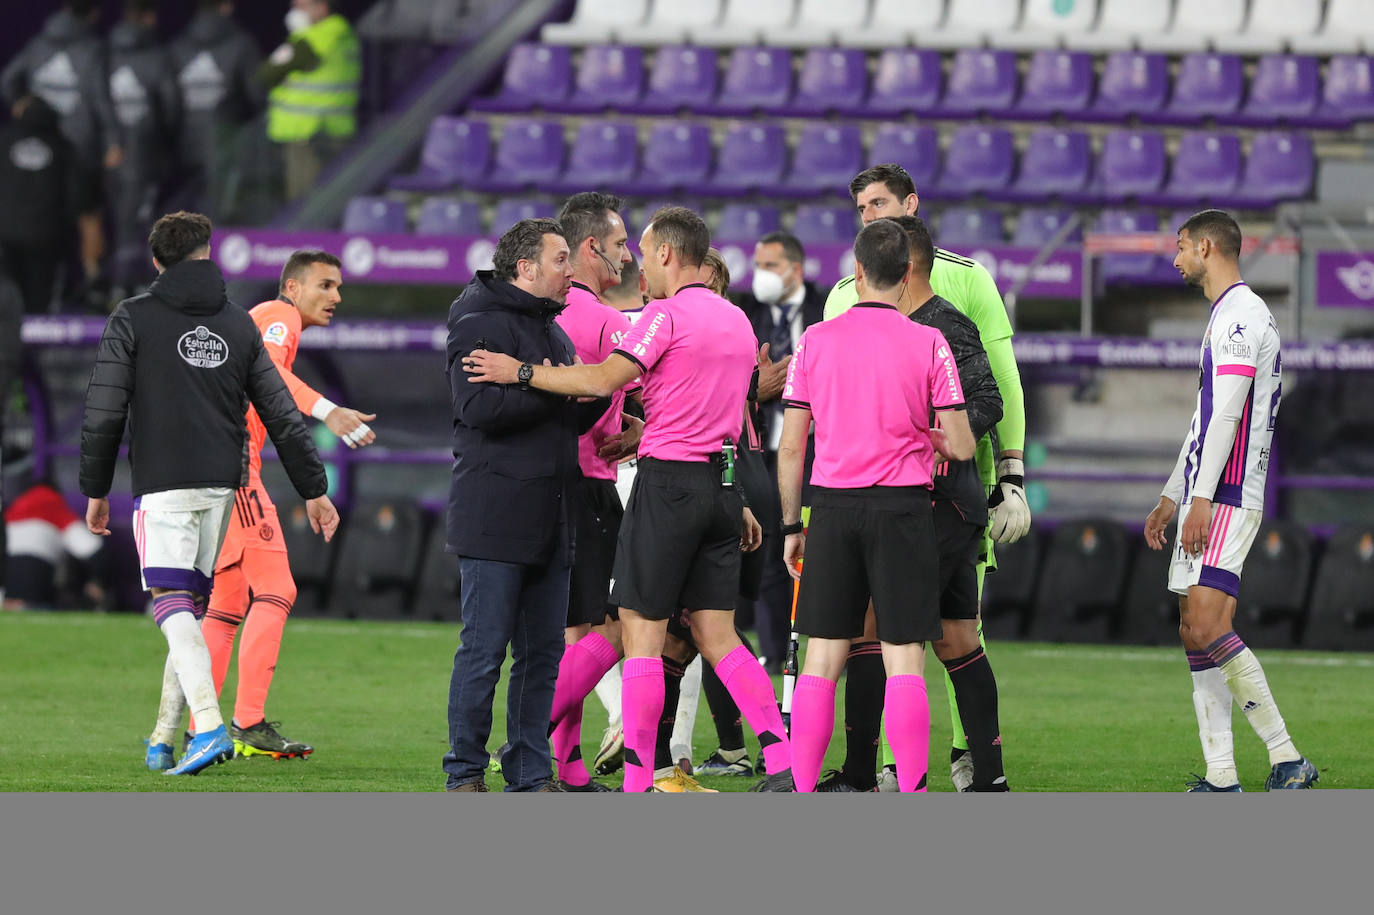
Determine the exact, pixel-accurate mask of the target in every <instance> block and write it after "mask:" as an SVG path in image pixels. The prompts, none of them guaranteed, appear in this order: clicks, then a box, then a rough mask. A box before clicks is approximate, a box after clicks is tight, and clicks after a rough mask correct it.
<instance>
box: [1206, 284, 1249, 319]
mask: <svg viewBox="0 0 1374 915" xmlns="http://www.w3.org/2000/svg"><path fill="white" fill-rule="evenodd" d="M1245 285H1247V284H1246V282H1245V281H1244V280H1241V281H1240V282H1238V283H1232V284H1231V285H1230V286H1227V287H1226V288H1225V289H1223V290H1222V291H1221V295H1219V296H1217V300H1216V301H1215V302H1213V303H1212V311H1214V312H1215V311H1216V310H1217V306H1218V305H1220V304H1221V303H1222V300H1223V299H1225V298H1226V295H1227V293H1229V292H1230V291H1231V290H1232V289H1236V288H1238V287H1240V286H1245Z"/></svg>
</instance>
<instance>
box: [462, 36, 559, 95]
mask: <svg viewBox="0 0 1374 915" xmlns="http://www.w3.org/2000/svg"><path fill="white" fill-rule="evenodd" d="M572 81H573V80H572V51H571V50H570V49H568V48H564V47H559V46H557V45H543V44H535V43H533V42H525V43H523V44H518V45H516V46H515V47H514V48H511V52H510V56H509V57H507V58H506V72H505V75H504V76H503V77H502V79H501V91H500V92H499V93H497V94H496V95H494V96H492V97H491V98H485V99H477V100H475V101H474V102H473V103H472V107H473V108H474V109H475V110H477V111H528V110H530V109H531V108H534V107H536V106H540V105H548V104H552V103H556V102H560V101H562V100H563V99H565V98H567V96H568V91H569V90H570V89H571V88H572Z"/></svg>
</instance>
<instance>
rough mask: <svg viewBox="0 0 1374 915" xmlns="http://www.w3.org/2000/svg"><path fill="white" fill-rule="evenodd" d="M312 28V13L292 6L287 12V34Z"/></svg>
mask: <svg viewBox="0 0 1374 915" xmlns="http://www.w3.org/2000/svg"><path fill="white" fill-rule="evenodd" d="M308 28H310V14H309V13H307V12H306V11H305V10H302V9H296V8H295V7H292V8H291V11H290V12H288V13H287V14H286V34H288V35H294V34H296V33H297V32H301V31H304V30H305V29H308Z"/></svg>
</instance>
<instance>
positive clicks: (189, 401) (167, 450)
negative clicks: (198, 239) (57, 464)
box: [80, 260, 327, 499]
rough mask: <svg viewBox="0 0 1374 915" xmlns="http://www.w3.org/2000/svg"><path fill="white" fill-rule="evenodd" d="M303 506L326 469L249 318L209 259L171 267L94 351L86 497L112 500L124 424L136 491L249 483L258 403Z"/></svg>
mask: <svg viewBox="0 0 1374 915" xmlns="http://www.w3.org/2000/svg"><path fill="white" fill-rule="evenodd" d="M250 402H251V403H252V405H253V406H254V407H256V408H257V411H258V416H260V417H261V418H262V421H263V424H264V425H266V426H267V432H268V434H269V435H270V436H271V437H272V441H273V443H274V444H275V445H276V446H277V454H278V455H279V456H280V458H281V462H282V466H283V467H284V468H285V469H286V472H287V475H288V476H289V477H290V478H291V483H292V485H294V486H295V488H296V491H297V492H299V493H300V494H301V496H302V497H303V498H306V499H313V498H315V497H317V496H322V495H324V493H325V490H326V489H327V482H326V479H325V471H324V465H323V464H322V463H321V462H320V457H319V454H318V453H317V452H316V451H315V445H314V442H313V441H312V439H311V437H310V433H309V431H308V430H307V428H306V426H305V422H304V421H303V420H302V419H301V414H300V411H299V410H297V409H296V402H295V400H293V399H292V397H291V392H290V391H288V390H287V389H286V383H285V382H284V381H283V380H282V377H281V373H280V372H278V371H277V367H276V365H274V364H273V362H272V359H271V358H270V357H269V356H268V355H267V349H266V348H265V347H264V346H263V342H262V337H261V335H260V334H259V333H258V328H257V325H256V324H254V323H253V319H252V318H251V317H249V316H248V312H246V311H244V310H243V309H242V308H239V307H238V306H237V305H234V304H233V303H232V302H230V301H229V299H228V298H227V297H226V296H225V292H224V277H223V275H222V274H221V273H220V269H219V267H218V266H217V265H216V264H215V263H214V262H213V261H210V260H187V261H182V262H181V263H179V264H176V265H175V266H172V267H169V268H168V269H167V270H166V272H164V273H162V274H161V275H160V276H159V277H158V278H157V279H156V280H154V281H153V284H152V285H151V286H150V287H149V288H148V291H147V292H146V293H144V294H143V295H139V296H134V297H133V298H131V299H125V300H124V301H123V302H120V303H119V305H118V306H116V308H115V310H114V313H113V314H111V315H110V320H109V321H108V322H107V323H106V325H105V332H104V333H103V334H102V335H101V337H100V344H99V347H98V349H97V350H96V360H95V368H94V369H93V370H92V371H91V380H90V384H89V386H88V387H87V389H86V411H85V415H84V416H83V417H82V420H81V473H80V481H81V492H82V493H83V494H85V495H86V496H87V497H89V498H93V499H98V498H103V497H105V496H106V495H108V494H109V491H110V485H111V481H112V480H113V477H114V470H115V462H116V460H117V459H118V455H119V443H120V440H121V439H122V438H123V437H124V425H125V420H126V419H127V420H128V423H129V426H130V433H131V445H130V449H129V463H130V465H131V466H132V468H133V494H134V495H135V496H141V495H144V494H146V493H150V492H162V491H164V490H169V489H197V488H200V487H211V486H223V487H231V488H236V487H239V486H242V485H244V484H245V483H246V482H247V474H248V460H247V459H248V431H247V426H246V424H245V414H246V413H247V410H248V404H249V403H250Z"/></svg>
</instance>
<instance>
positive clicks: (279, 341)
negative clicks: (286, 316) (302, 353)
mask: <svg viewBox="0 0 1374 915" xmlns="http://www.w3.org/2000/svg"><path fill="white" fill-rule="evenodd" d="M286 333H287V329H286V322H285V321H273V322H272V323H271V324H269V325H267V330H265V331H263V332H262V342H264V343H274V344H276V345H277V346H285V345H286Z"/></svg>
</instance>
